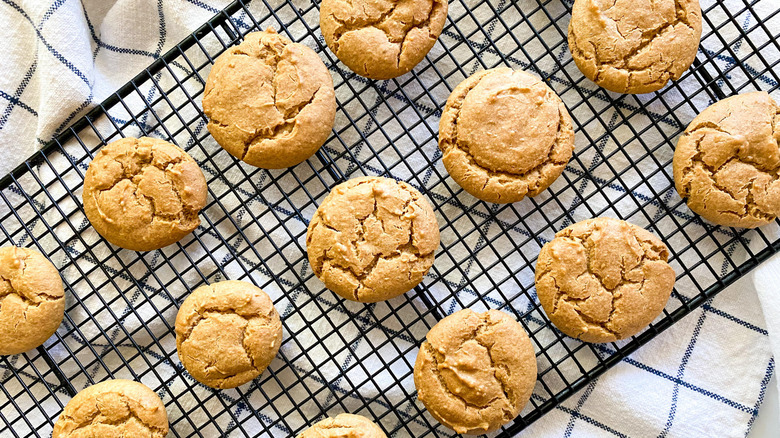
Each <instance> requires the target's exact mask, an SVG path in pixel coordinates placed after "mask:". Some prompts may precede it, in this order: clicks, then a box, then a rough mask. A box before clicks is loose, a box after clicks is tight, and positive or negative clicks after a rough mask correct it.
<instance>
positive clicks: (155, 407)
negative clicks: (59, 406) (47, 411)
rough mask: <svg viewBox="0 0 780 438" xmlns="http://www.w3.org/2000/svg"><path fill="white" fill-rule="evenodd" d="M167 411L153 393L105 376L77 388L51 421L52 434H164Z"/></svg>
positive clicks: (156, 437) (137, 437) (55, 437)
mask: <svg viewBox="0 0 780 438" xmlns="http://www.w3.org/2000/svg"><path fill="white" fill-rule="evenodd" d="M167 434H168V415H167V414H166V412H165V405H163V403H162V400H160V397H158V396H157V394H155V393H154V391H152V390H151V389H149V388H148V387H147V386H146V385H144V384H142V383H138V382H134V381H132V380H123V379H115V380H106V381H104V382H100V383H98V384H95V385H92V386H90V387H88V388H86V389H84V390H81V391H79V393H78V394H76V396H75V397H73V398H72V399H71V400H70V401H69V402H68V404H67V405H65V409H64V410H63V411H62V414H60V417H59V418H58V419H57V422H56V423H54V430H53V432H52V438H71V437H72V438H80V437H119V436H121V437H124V438H164V437H165V436H166V435H167Z"/></svg>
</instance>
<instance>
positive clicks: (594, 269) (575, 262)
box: [536, 217, 675, 342]
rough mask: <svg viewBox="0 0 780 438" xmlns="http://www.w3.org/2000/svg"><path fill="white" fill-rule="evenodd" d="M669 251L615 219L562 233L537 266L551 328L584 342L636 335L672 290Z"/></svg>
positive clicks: (579, 224) (641, 231) (580, 225)
mask: <svg viewBox="0 0 780 438" xmlns="http://www.w3.org/2000/svg"><path fill="white" fill-rule="evenodd" d="M668 258H669V250H668V249H667V248H666V245H664V243H663V242H662V241H661V240H660V239H659V238H657V237H656V236H654V235H653V234H651V233H650V232H649V231H647V230H645V229H643V228H640V227H638V226H636V225H633V224H629V223H628V222H625V221H622V220H618V219H613V218H606V217H603V218H596V219H589V220H585V221H582V222H577V223H576V224H574V225H572V226H570V227H568V228H565V229H564V230H562V231H560V232H558V234H556V235H555V238H554V239H553V240H551V241H550V242H548V243H547V244H546V245H544V247H542V251H541V253H540V254H539V259H538V260H537V262H536V294H537V295H538V297H539V302H541V304H542V307H543V308H544V311H545V312H546V313H547V316H548V317H549V318H550V321H552V323H553V324H555V326H556V327H558V329H559V330H560V331H562V332H563V333H565V334H567V335H569V336H571V337H573V338H578V339H581V340H583V341H585V342H613V341H616V340H620V339H625V338H627V337H629V336H633V335H635V334H637V333H639V331H640V330H642V329H644V328H645V327H647V325H648V324H650V323H651V322H653V320H654V319H655V318H656V317H657V316H658V315H659V314H660V313H661V311H662V310H663V308H664V306H666V302H667V301H668V300H669V296H670V295H671V293H672V288H673V287H674V278H675V275H674V270H673V269H672V267H671V266H669V264H668V263H667V259H668Z"/></svg>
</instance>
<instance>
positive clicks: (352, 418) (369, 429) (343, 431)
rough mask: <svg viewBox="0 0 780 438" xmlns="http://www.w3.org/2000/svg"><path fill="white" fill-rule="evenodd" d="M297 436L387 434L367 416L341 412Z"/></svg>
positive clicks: (339, 437) (332, 437)
mask: <svg viewBox="0 0 780 438" xmlns="http://www.w3.org/2000/svg"><path fill="white" fill-rule="evenodd" d="M296 438H387V435H385V433H384V432H383V431H382V429H380V428H379V426H377V425H376V424H374V422H372V421H371V420H369V419H368V418H366V417H363V416H361V415H353V414H339V415H337V416H336V417H333V418H326V419H324V420H322V421H318V422H317V423H315V424H314V425H313V426H312V427H310V428H308V429H306V430H305V431H303V433H301V434H299V435H298V436H297V437H296Z"/></svg>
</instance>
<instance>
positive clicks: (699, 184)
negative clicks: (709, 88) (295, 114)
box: [673, 91, 780, 228]
mask: <svg viewBox="0 0 780 438" xmlns="http://www.w3.org/2000/svg"><path fill="white" fill-rule="evenodd" d="M673 167H674V184H675V187H676V188H677V192H678V193H679V194H680V196H682V197H683V198H687V202H688V207H690V209H691V210H693V211H694V212H696V213H698V214H699V215H701V216H702V217H703V218H705V219H707V220H709V221H710V222H714V223H716V224H720V225H724V226H728V227H743V228H754V227H758V226H761V225H765V224H768V223H770V222H772V221H774V220H775V219H776V218H777V216H778V215H780V105H778V104H777V103H776V102H775V101H774V100H773V99H772V97H771V96H769V94H767V93H766V92H763V91H760V92H754V93H746V94H740V95H737V96H732V97H729V98H726V99H723V100H721V101H719V102H716V103H715V104H713V105H711V106H710V107H709V108H707V109H705V110H704V111H702V113H701V114H699V115H698V116H697V117H696V118H695V119H693V121H692V122H691V124H690V125H688V128H687V129H686V130H685V133H684V134H683V135H682V136H681V137H680V139H679V141H678V142H677V148H676V149H675V151H674V162H673Z"/></svg>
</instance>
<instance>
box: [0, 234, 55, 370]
mask: <svg viewBox="0 0 780 438" xmlns="http://www.w3.org/2000/svg"><path fill="white" fill-rule="evenodd" d="M64 312H65V290H64V289H63V287H62V279H61V278H60V273H59V271H58V270H57V268H55V267H54V265H52V264H51V262H50V261H49V260H48V259H47V258H46V257H44V256H43V254H41V253H39V252H38V251H35V250H32V249H28V248H19V247H16V246H6V247H2V248H0V355H10V354H18V353H23V352H25V351H27V350H31V349H33V348H35V347H37V346H39V345H41V344H43V343H44V342H45V341H46V340H47V339H49V338H50V337H51V335H53V334H54V332H56V331H57V328H58V327H59V326H60V323H61V322H62V317H63V315H64Z"/></svg>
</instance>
